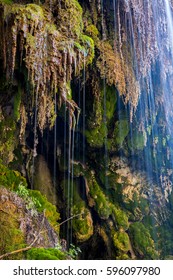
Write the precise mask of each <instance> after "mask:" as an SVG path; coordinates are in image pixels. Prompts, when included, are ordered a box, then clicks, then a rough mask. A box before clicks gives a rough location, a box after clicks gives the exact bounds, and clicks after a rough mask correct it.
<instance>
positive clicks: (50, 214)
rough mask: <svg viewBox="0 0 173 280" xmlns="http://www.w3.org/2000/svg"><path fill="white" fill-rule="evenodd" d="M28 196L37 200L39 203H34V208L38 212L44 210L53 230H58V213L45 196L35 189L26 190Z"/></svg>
mask: <svg viewBox="0 0 173 280" xmlns="http://www.w3.org/2000/svg"><path fill="white" fill-rule="evenodd" d="M28 192H29V196H30V197H31V198H32V199H34V200H36V201H38V202H39V203H37V204H36V206H37V207H36V208H37V211H38V212H44V213H45V216H46V218H47V219H48V221H49V222H50V224H51V226H52V227H53V228H54V229H55V230H57V231H58V230H59V226H58V224H57V221H58V220H59V218H60V215H59V213H58V212H57V210H56V207H55V206H54V205H53V204H51V203H50V202H49V201H48V200H47V198H46V197H45V196H43V195H42V194H41V193H40V192H39V191H36V190H28Z"/></svg>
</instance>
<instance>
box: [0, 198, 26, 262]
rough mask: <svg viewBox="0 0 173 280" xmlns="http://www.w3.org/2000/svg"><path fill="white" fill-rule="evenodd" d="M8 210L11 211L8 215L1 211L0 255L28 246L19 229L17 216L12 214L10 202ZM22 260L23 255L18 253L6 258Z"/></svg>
mask: <svg viewBox="0 0 173 280" xmlns="http://www.w3.org/2000/svg"><path fill="white" fill-rule="evenodd" d="M0 204H1V203H0ZM8 208H9V209H7V213H6V212H3V211H2V212H1V211H0V232H1V234H0V255H2V254H5V253H8V252H12V251H14V250H17V249H20V248H23V247H25V246H26V244H25V240H24V235H23V233H22V232H21V230H20V229H19V223H18V222H17V215H16V216H14V215H13V213H10V211H11V208H10V201H9V203H8ZM22 258H24V256H23V253H18V254H15V255H11V256H9V257H6V258H5V259H14V260H15V259H17V260H18V259H22Z"/></svg>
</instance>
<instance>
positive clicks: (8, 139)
mask: <svg viewBox="0 0 173 280" xmlns="http://www.w3.org/2000/svg"><path fill="white" fill-rule="evenodd" d="M7 110H8V108H6V111H7ZM9 110H12V109H10V106H9ZM0 135H1V139H0V156H1V159H2V160H3V162H4V163H5V164H8V163H10V162H12V161H13V159H14V153H13V152H14V149H15V147H16V145H17V135H16V123H15V121H14V118H13V117H12V116H9V115H6V114H3V113H2V110H1V108H0Z"/></svg>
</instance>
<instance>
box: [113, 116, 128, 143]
mask: <svg viewBox="0 0 173 280" xmlns="http://www.w3.org/2000/svg"><path fill="white" fill-rule="evenodd" d="M128 133H129V123H128V120H127V119H121V120H119V121H117V122H116V123H115V128H114V132H113V137H112V139H113V140H112V145H116V146H120V147H121V146H122V145H123V142H124V140H125V138H126V137H127V135H128Z"/></svg>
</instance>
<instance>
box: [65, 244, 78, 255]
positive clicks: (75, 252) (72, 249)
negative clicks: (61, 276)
mask: <svg viewBox="0 0 173 280" xmlns="http://www.w3.org/2000/svg"><path fill="white" fill-rule="evenodd" d="M79 253H81V249H80V248H79V247H76V246H75V245H74V244H70V248H69V250H68V252H67V254H68V255H69V256H70V257H71V258H72V259H76V258H77V256H78V254H79Z"/></svg>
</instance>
